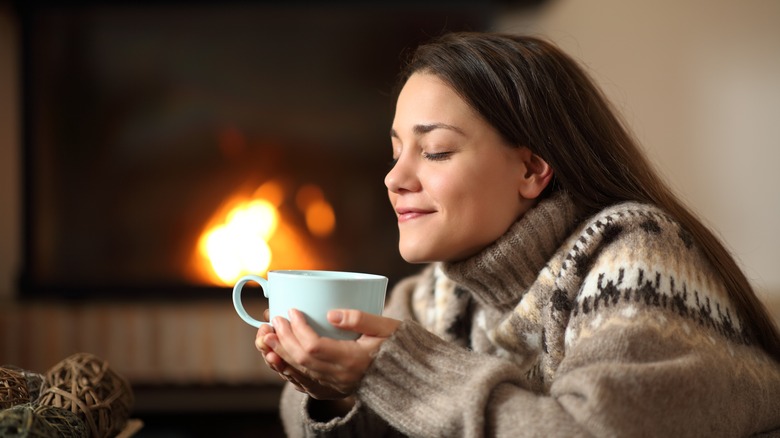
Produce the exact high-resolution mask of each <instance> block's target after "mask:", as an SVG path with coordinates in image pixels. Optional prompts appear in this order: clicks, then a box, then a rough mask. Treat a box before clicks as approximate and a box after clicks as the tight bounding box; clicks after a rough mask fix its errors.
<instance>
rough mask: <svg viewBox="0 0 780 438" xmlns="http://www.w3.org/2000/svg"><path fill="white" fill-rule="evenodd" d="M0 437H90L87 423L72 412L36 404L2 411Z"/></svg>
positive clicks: (0, 414) (0, 415) (0, 413)
mask: <svg viewBox="0 0 780 438" xmlns="http://www.w3.org/2000/svg"><path fill="white" fill-rule="evenodd" d="M0 436H2V437H14V438H17V437H18V438H35V437H57V438H88V437H89V431H88V430H87V426H86V425H85V424H84V421H82V420H81V418H79V416H78V415H76V414H74V413H73V412H71V411H69V410H67V409H63V408H55V407H54V406H41V405H38V404H35V403H27V404H23V405H17V406H14V407H13V408H10V409H6V410H4V411H0Z"/></svg>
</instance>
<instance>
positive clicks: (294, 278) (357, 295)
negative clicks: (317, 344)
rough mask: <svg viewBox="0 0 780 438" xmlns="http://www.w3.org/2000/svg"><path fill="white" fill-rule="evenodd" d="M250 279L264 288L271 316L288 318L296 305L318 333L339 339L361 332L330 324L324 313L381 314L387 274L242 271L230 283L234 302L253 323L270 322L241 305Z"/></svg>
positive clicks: (243, 316)
mask: <svg viewBox="0 0 780 438" xmlns="http://www.w3.org/2000/svg"><path fill="white" fill-rule="evenodd" d="M250 281H252V282H255V283H258V284H259V285H260V286H261V287H262V288H263V295H265V297H266V298H268V309H269V314H270V315H269V316H270V319H271V320H273V319H274V318H275V317H277V316H281V317H283V318H289V317H288V314H287V312H288V311H289V310H290V309H293V308H294V309H298V310H300V311H301V312H303V314H304V315H305V316H306V321H307V322H308V323H309V325H310V326H311V327H312V328H313V329H314V331H316V332H317V334H319V335H320V336H326V337H329V338H334V339H342V340H352V339H357V338H358V337H360V334H358V333H354V332H349V331H345V330H341V329H338V328H336V327H333V325H331V324H330V323H329V322H328V320H327V317H326V316H327V313H328V311H329V310H331V309H357V310H362V311H364V312H368V313H373V314H376V315H381V314H382V308H383V307H384V304H385V292H386V290H387V277H383V276H381V275H374V274H363V273H357V272H342V271H310V270H279V271H270V272H268V279H267V280H266V279H265V278H263V277H260V276H258V275H245V276H243V277H241V278H240V279H239V280H238V282H236V285H235V286H234V287H233V306H234V307H235V308H236V312H238V316H240V317H241V319H243V320H244V321H245V322H246V323H247V324H249V325H252V326H254V327H260V325H262V324H269V323H267V322H262V321H258V320H256V319H254V318H252V317H251V316H249V314H248V313H247V312H246V310H245V309H244V304H243V303H242V302H241V291H242V289H243V287H244V285H245V284H247V283H248V282H250Z"/></svg>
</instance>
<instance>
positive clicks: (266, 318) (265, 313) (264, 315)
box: [263, 309, 271, 321]
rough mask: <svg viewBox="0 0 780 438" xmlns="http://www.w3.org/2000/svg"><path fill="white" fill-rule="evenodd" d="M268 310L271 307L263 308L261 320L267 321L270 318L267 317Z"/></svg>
mask: <svg viewBox="0 0 780 438" xmlns="http://www.w3.org/2000/svg"><path fill="white" fill-rule="evenodd" d="M270 310H271V309H265V310H263V321H269V320H270V318H269V315H270Z"/></svg>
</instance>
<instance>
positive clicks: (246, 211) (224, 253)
mask: <svg viewBox="0 0 780 438" xmlns="http://www.w3.org/2000/svg"><path fill="white" fill-rule="evenodd" d="M278 223H279V215H278V213H277V211H276V207H274V205H273V204H271V203H270V202H268V201H266V200H250V201H248V202H243V203H240V204H238V205H237V206H235V207H234V208H233V209H232V210H230V212H229V213H228V214H227V217H226V218H225V221H224V222H223V223H221V224H217V225H215V226H214V227H212V228H210V229H209V230H207V231H206V232H205V233H204V234H203V236H202V237H201V239H200V243H199V245H198V246H199V249H200V251H201V253H202V254H203V255H204V256H205V257H206V258H207V259H208V260H209V261H210V262H211V268H212V269H213V271H214V273H215V274H216V276H217V277H218V278H219V280H220V281H221V282H222V283H224V284H226V285H230V284H233V283H234V282H235V281H236V280H238V278H239V277H241V276H242V275H246V274H250V273H251V274H259V275H262V274H265V272H266V271H267V270H268V267H269V266H270V264H271V257H272V255H271V249H270V248H269V246H268V243H267V242H268V239H269V238H270V237H271V236H272V235H273V233H274V231H276V227H277V226H278Z"/></svg>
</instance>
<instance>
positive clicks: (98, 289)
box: [15, 0, 535, 300]
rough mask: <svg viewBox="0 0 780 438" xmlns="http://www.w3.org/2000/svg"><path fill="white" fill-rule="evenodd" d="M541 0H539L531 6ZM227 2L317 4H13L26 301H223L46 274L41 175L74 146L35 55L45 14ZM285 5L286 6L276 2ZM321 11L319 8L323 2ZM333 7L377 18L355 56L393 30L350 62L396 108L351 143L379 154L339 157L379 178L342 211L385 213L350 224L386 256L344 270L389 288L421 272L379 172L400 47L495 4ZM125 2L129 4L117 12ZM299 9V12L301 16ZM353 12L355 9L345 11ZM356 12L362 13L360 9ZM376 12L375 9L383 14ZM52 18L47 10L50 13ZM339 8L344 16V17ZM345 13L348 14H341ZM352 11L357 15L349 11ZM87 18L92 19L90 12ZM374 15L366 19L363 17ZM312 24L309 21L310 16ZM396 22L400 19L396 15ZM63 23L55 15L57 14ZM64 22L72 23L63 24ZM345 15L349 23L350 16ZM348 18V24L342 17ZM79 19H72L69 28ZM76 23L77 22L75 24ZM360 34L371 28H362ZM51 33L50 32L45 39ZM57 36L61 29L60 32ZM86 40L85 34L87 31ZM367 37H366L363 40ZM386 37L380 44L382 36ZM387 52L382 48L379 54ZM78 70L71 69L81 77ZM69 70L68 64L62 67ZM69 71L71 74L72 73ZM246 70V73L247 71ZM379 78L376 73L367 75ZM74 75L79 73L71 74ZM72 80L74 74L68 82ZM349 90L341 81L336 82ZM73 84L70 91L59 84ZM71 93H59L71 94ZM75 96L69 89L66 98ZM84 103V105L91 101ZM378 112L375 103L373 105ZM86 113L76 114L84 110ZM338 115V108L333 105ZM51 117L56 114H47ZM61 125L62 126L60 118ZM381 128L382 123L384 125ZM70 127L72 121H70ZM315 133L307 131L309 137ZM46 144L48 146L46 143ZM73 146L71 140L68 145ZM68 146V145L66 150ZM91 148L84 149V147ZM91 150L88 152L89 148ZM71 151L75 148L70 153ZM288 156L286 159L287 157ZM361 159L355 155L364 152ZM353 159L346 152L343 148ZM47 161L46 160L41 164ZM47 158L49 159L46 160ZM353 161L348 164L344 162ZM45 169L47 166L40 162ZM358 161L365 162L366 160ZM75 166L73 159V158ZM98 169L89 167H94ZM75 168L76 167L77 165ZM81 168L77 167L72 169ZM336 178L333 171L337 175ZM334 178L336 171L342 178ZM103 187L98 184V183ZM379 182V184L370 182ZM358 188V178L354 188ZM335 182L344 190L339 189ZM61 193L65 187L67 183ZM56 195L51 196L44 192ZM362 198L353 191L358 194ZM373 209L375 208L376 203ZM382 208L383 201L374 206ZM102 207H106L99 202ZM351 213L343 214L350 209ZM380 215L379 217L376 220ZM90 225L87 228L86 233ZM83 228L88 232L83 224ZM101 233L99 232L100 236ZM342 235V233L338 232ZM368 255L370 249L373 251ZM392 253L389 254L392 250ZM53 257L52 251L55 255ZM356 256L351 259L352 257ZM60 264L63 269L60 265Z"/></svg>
mask: <svg viewBox="0 0 780 438" xmlns="http://www.w3.org/2000/svg"><path fill="white" fill-rule="evenodd" d="M531 3H535V2H531ZM217 4H219V5H221V6H220V7H233V8H246V9H247V10H254V11H281V13H282V14H283V15H284V16H286V17H290V16H291V14H294V13H300V14H307V13H311V12H307V8H314V7H315V6H313V5H318V3H306V2H216V1H195V2H177V1H121V2H117V1H105V0H104V1H97V0H92V1H86V0H83V1H72V2H67V1H66V2H57V1H42V0H27V1H24V0H21V1H18V2H16V3H15V11H16V13H17V16H18V19H19V24H20V28H21V38H20V40H21V49H20V51H19V52H20V54H21V59H20V66H21V72H20V75H19V77H20V78H21V82H22V83H21V96H22V99H21V100H22V102H21V114H22V117H21V119H22V154H21V156H22V174H23V184H22V190H23V193H22V200H23V211H22V215H23V218H22V223H23V238H22V245H23V248H22V249H21V251H22V268H21V272H20V275H19V278H18V285H19V290H20V297H21V298H22V299H37V298H58V299H75V300H85V299H89V300H122V299H129V300H136V299H150V300H155V299H166V300H167V299H180V298H187V299H212V298H217V297H218V298H220V299H224V297H225V293H226V292H227V291H228V290H229V289H228V288H226V287H220V286H200V285H194V284H190V283H187V282H186V281H184V280H183V279H181V278H180V279H179V280H181V281H179V280H176V279H173V280H172V281H169V280H168V279H162V280H153V281H143V282H140V283H139V282H134V281H111V282H108V281H106V280H105V279H102V280H98V281H81V280H80V279H79V278H75V279H71V278H63V277H62V273H60V272H59V271H57V272H56V273H55V274H54V275H46V274H43V273H42V272H43V271H44V270H45V269H43V268H42V266H43V263H42V262H41V260H42V259H45V258H47V257H53V256H51V255H50V254H42V252H43V251H41V246H42V242H44V244H45V243H46V242H49V240H51V239H57V237H58V236H53V237H52V236H50V235H45V234H46V233H45V232H42V230H41V227H40V226H39V225H40V221H42V220H44V219H42V218H41V217H42V215H44V213H43V212H48V211H49V210H47V209H46V208H48V207H44V208H42V207H41V198H42V196H40V191H41V190H42V189H46V187H45V184H42V182H45V181H46V178H49V177H48V176H45V175H42V174H43V173H44V172H42V171H41V168H42V167H43V168H45V167H46V166H51V165H58V164H61V161H58V160H60V158H59V157H62V156H65V155H64V154H65V153H64V152H62V151H59V152H53V151H52V150H48V149H46V148H55V149H56V148H57V147H62V146H60V145H58V144H57V143H58V141H61V142H62V144H65V145H68V144H70V143H68V140H60V138H59V137H56V136H55V135H54V134H52V133H51V132H47V131H45V130H42V129H41V126H42V124H41V107H42V106H43V105H42V104H41V101H40V100H39V98H40V86H41V79H40V78H41V73H42V72H41V69H44V68H47V67H46V66H44V65H41V63H40V57H39V55H40V54H39V53H37V52H36V50H38V47H39V43H40V41H41V39H42V38H52V37H53V35H52V32H56V31H55V30H51V29H46V28H44V26H43V24H44V23H46V21H45V20H42V17H43V18H46V17H49V18H51V16H52V14H54V15H56V14H63V15H64V16H69V17H73V18H72V19H73V20H86V21H89V20H92V19H94V18H95V17H99V16H100V12H101V11H106V10H109V11H112V10H116V8H120V9H118V10H128V11H130V12H133V13H135V12H137V11H139V10H141V11H147V12H148V13H149V14H156V13H157V12H158V11H161V12H163V13H166V14H170V13H171V11H182V12H186V11H190V10H198V9H199V8H200V9H199V10H203V8H215V7H217V6H215V5H217ZM280 5H284V6H280ZM317 7H319V8H322V6H317ZM328 7H329V8H333V9H332V10H333V11H336V12H335V15H334V16H338V17H341V18H344V17H353V18H355V17H358V16H359V15H361V14H363V13H365V15H366V16H367V17H371V18H370V19H371V20H377V22H376V26H374V25H373V24H371V23H369V24H368V25H366V24H365V23H359V24H357V25H356V28H355V29H356V30H355V32H356V33H355V35H357V38H355V46H354V47H351V48H350V50H353V55H354V53H367V52H355V51H356V50H358V49H360V50H367V48H366V47H362V48H361V47H360V44H370V43H371V42H372V38H373V39H374V40H376V38H377V35H376V33H371V32H370V31H369V30H370V29H371V28H372V27H377V26H378V28H379V29H382V30H385V31H388V30H389V31H393V32H397V33H396V34H395V35H393V36H392V38H389V39H387V40H385V41H383V44H384V45H377V46H376V47H375V50H376V52H377V53H376V56H375V57H374V58H371V59H369V60H366V61H365V62H364V63H361V59H354V57H353V59H352V62H354V65H353V66H352V67H353V68H359V69H365V71H364V72H361V74H363V75H364V77H363V78H364V80H365V83H362V84H354V86H355V87H365V89H370V90H373V91H377V90H378V89H379V88H381V89H382V90H381V91H382V92H384V93H385V98H386V100H387V104H388V105H390V106H388V107H386V108H384V109H383V110H382V111H384V112H383V113H382V115H381V116H382V119H384V122H383V123H378V122H377V121H376V120H373V119H372V121H371V122H370V123H371V124H372V125H370V126H369V127H368V128H365V129H363V131H364V132H363V137H361V138H358V139H357V140H355V143H356V144H363V143H366V142H371V143H372V144H373V143H376V144H373V147H375V148H379V149H380V150H381V151H382V154H383V157H382V158H376V157H374V158H367V157H364V156H360V157H357V158H356V159H355V160H354V162H352V161H348V160H349V159H348V158H343V157H342V158H340V160H341V161H344V166H345V168H360V167H365V169H366V171H369V170H370V171H371V175H375V181H374V183H375V186H373V185H372V187H371V189H370V190H368V189H366V190H363V191H362V192H361V194H360V196H364V197H367V198H366V199H368V197H369V196H370V199H371V200H370V201H367V200H366V199H362V198H355V199H353V200H352V201H351V202H352V203H351V204H349V203H347V202H346V201H345V202H342V203H341V205H339V207H340V208H341V209H342V210H341V211H345V212H348V214H350V215H352V214H353V213H349V212H353V211H354V210H355V205H364V204H365V203H367V202H369V203H374V204H376V205H379V206H381V207H379V208H381V209H382V212H381V213H372V214H373V215H374V216H376V217H374V216H370V215H369V217H368V219H366V216H365V215H364V214H359V213H354V216H351V217H350V218H349V219H348V220H347V222H348V223H351V224H353V225H352V226H353V227H354V226H355V225H354V224H359V223H360V221H361V220H368V221H369V222H370V223H371V224H379V225H378V227H379V228H380V229H381V230H382V231H381V232H380V233H378V234H377V237H378V238H380V240H381V243H382V245H383V246H381V248H382V252H383V253H385V252H386V253H388V255H385V256H384V257H385V258H384V259H381V260H377V261H376V262H375V263H374V264H371V263H368V261H367V260H364V259H366V257H365V256H361V257H359V258H358V261H357V262H355V263H353V264H349V265H345V266H341V267H340V269H341V268H343V269H344V270H373V271H374V272H376V273H382V274H385V275H388V276H389V277H390V283H391V285H392V284H393V283H394V282H395V281H397V280H399V279H400V278H401V277H403V276H405V275H408V274H410V273H412V272H415V271H417V270H419V267H416V266H411V265H408V264H405V263H404V262H403V261H402V260H400V257H399V256H398V254H397V250H396V249H395V247H394V243H393V242H394V241H395V239H397V236H396V234H397V232H396V231H395V229H394V227H395V224H394V217H392V212H391V210H390V207H389V205H388V203H387V201H386V195H385V191H384V187H383V186H382V173H381V172H383V171H384V170H386V167H385V168H383V167H382V166H386V165H387V162H388V161H389V140H388V139H387V132H386V131H387V130H388V129H389V125H390V121H391V117H392V105H391V100H392V99H391V96H390V92H391V88H392V83H391V82H392V81H393V79H394V77H395V74H396V72H397V67H398V65H400V58H401V55H402V53H401V52H402V49H403V48H404V47H405V48H411V47H413V46H414V45H416V44H417V43H418V42H420V41H423V40H426V39H428V38H430V37H431V36H434V35H436V34H438V33H441V32H443V31H450V30H485V29H487V28H489V26H490V21H491V19H492V17H493V15H494V10H495V7H496V4H493V3H484V2H480V1H476V0H474V1H466V2H444V1H441V2H436V1H428V2H422V3H421V2H391V1H384V2H364V3H361V2H344V3H335V4H334V3H331V4H329V5H328ZM121 8H124V9H121ZM312 10H313V11H314V12H315V13H317V14H319V13H321V12H323V11H324V10H323V9H312ZM296 11H297V12H296ZM349 11H352V12H349ZM355 11H357V12H355ZM377 11H378V12H377ZM47 14H48V15H47ZM339 14H341V15H339ZM345 14H346V15H345ZM349 14H352V15H349ZM85 17H86V18H85ZM367 19H369V18H367ZM309 20H311V19H310V18H309ZM394 20H395V21H394ZM54 21H55V22H57V20H54ZM65 21H67V19H66V20H65ZM346 21H349V20H346ZM342 22H345V21H342ZM72 24H73V23H71V25H72ZM72 28H73V26H72V27H71V29H72ZM293 31H294V32H303V31H304V29H301V28H296V29H293ZM361 31H363V32H367V33H360V32H361ZM47 32H48V35H47ZM55 36H56V35H55ZM87 36H88V35H87ZM311 37H312V38H316V34H312V35H311ZM362 39H366V40H367V42H366V41H363V42H361V41H360V40H362ZM283 40H284V38H280V42H279V44H281V43H282V42H283ZM377 41H381V40H377ZM380 52H381V53H380ZM80 62H82V63H84V64H85V65H86V64H88V63H89V62H88V60H87V61H84V60H81V61H80ZM79 68H82V67H77V68H76V70H75V73H79ZM66 70H67V69H66ZM71 73H74V71H72V70H71ZM244 75H246V72H244ZM371 75H374V76H371ZM74 76H78V75H77V74H74ZM71 79H72V78H71ZM61 84H66V85H70V84H69V82H68V81H67V80H64V81H62V83H61ZM340 86H342V87H343V85H340ZM79 87H80V89H88V86H85V85H83V84H82V85H77V86H76V87H75V88H76V91H74V93H77V92H78V91H79ZM62 88H68V87H61V88H60V89H62ZM67 92H68V91H67V90H64V91H63V93H64V94H66V95H67ZM141 92H143V91H141ZM99 97H100V96H99V95H97V96H96V95H93V96H89V97H88V99H87V100H89V99H92V100H96V99H98V98H99ZM70 98H73V95H72V94H71V95H70ZM85 105H86V104H85ZM373 110H376V107H373ZM75 111H76V112H77V113H79V114H81V115H84V114H87V115H89V114H100V113H101V112H102V111H105V109H101V108H99V107H98V108H96V109H87V110H75ZM79 111H80V112H79ZM90 111H92V112H90ZM334 111H338V110H337V109H336V110H334ZM48 115H51V113H48ZM351 115H353V114H351V113H349V114H344V116H351ZM60 123H62V122H60ZM382 124H384V126H382ZM64 125H67V123H64ZM312 129H313V131H314V132H313V134H312V136H316V134H317V131H316V130H317V129H318V128H312ZM341 129H342V131H343V130H348V129H351V128H350V127H349V126H346V125H345V126H341ZM366 132H368V134H366ZM329 135H333V137H334V139H333V140H331V141H330V143H328V142H326V143H325V145H326V146H330V145H332V144H335V143H337V142H338V139H339V135H340V134H339V133H338V132H337V133H330V134H329ZM310 137H311V136H310ZM310 137H307V136H306V135H303V139H302V140H301V139H295V140H291V143H295V144H306V142H307V141H309V140H310ZM285 141H287V140H281V143H282V146H281V148H282V149H283V150H284V148H285V147H288V146H289V143H285ZM46 142H49V143H46ZM71 143H72V142H71ZM66 147H68V146H66ZM85 148H86V147H85ZM315 148H320V149H325V148H326V147H324V146H320V145H317V146H315ZM318 151H319V149H314V150H313V152H311V151H310V152H307V153H306V155H308V156H309V159H308V161H310V162H309V164H304V161H303V160H304V159H303V158H301V159H300V161H299V163H300V166H299V167H300V172H301V173H302V174H306V175H310V174H312V172H316V165H317V164H318V161H319V162H321V160H323V159H327V158H325V157H327V156H328V155H327V154H326V153H325V152H324V151H322V152H321V153H320V152H318ZM88 152H89V151H88ZM67 153H68V154H70V152H67ZM79 153H81V152H79V150H76V151H75V152H73V154H75V155H78V154H79ZM285 154H287V155H285ZM349 154H351V155H355V154H354V153H353V152H349ZM282 155H285V156H286V157H288V159H289V158H290V157H291V158H293V159H295V158H296V157H299V156H300V155H301V152H300V151H295V150H294V151H291V152H284V151H283V152H282ZM358 155H359V154H358ZM344 156H347V154H344ZM41 157H46V158H45V160H44V159H42V158H41ZM252 157H253V158H257V155H253V156H252ZM47 160H48V161H47ZM345 160H347V161H345ZM44 161H45V163H44V165H42V164H41V163H42V162H44ZM73 162H76V163H77V162H78V161H77V159H75V158H74V159H73ZM361 163H368V164H366V165H365V166H362V165H361ZM70 164H72V163H70ZM94 167H97V166H93V167H92V168H93V169H94ZM71 172H73V171H71ZM75 173H76V174H77V173H78V172H75ZM331 176H332V175H331ZM337 178H338V177H337ZM96 184H97V185H100V182H98V183H96ZM372 184H373V183H372ZM352 185H354V184H352ZM334 187H339V186H338V185H334ZM62 190H63V191H64V190H65V189H62ZM48 196H49V197H50V198H55V197H54V196H51V195H48ZM355 196H357V195H355ZM375 198H380V199H379V201H376V202H375V201H373V199H375ZM58 202H60V203H62V204H63V205H65V206H66V207H64V208H66V209H78V208H79V207H80V206H79V204H78V202H79V199H69V200H59V201H58ZM372 205H373V204H372ZM113 208H114V207H106V208H105V210H107V211H111V210H112V209H113ZM373 208H377V207H373ZM101 210H102V206H101ZM345 214H347V213H345ZM379 217H382V219H377V218H379ZM57 219H58V218H51V217H47V218H46V219H45V220H49V221H51V222H54V223H55V225H51V224H49V225H50V226H51V227H53V228H56V221H57ZM88 231H89V229H87V230H86V234H88ZM82 232H84V230H82ZM96 233H97V232H96ZM362 233H363V234H361V235H359V236H355V237H354V238H353V240H358V241H363V242H362V243H363V244H364V245H365V240H367V239H366V234H365V233H366V232H365V231H363V232H362ZM342 239H345V237H344V236H342ZM350 243H351V244H357V243H360V242H354V241H351V242H350ZM369 253H370V251H368V252H367V254H369ZM391 253H392V254H391ZM54 258H56V257H54ZM353 262H354V260H353ZM57 269H59V268H57Z"/></svg>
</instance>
